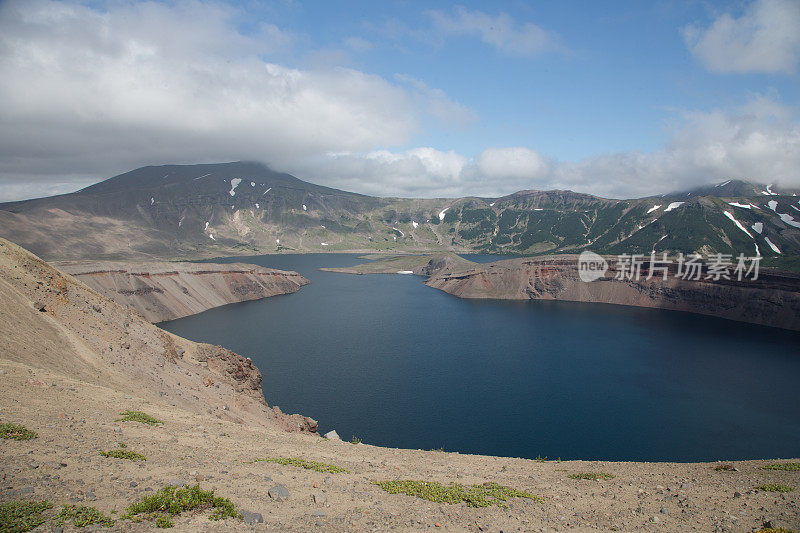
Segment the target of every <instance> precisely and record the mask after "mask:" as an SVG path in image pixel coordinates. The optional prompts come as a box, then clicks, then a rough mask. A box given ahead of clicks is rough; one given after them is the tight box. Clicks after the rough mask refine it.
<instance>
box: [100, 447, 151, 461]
mask: <svg viewBox="0 0 800 533" xmlns="http://www.w3.org/2000/svg"><path fill="white" fill-rule="evenodd" d="M100 455H102V456H103V457H113V458H114V459H127V460H129V461H147V457H145V456H144V455H142V454H141V453H137V452H133V451H131V450H126V449H119V450H107V451H104V452H100Z"/></svg>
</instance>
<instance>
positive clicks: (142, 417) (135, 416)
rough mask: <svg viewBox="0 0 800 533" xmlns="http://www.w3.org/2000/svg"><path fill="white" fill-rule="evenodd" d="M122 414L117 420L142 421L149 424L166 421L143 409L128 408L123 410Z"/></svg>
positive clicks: (153, 424)
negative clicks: (132, 409)
mask: <svg viewBox="0 0 800 533" xmlns="http://www.w3.org/2000/svg"><path fill="white" fill-rule="evenodd" d="M120 415H121V416H122V418H117V420H116V421H117V422H141V423H142V424H147V425H148V426H155V425H156V424H163V423H164V422H162V421H161V420H159V419H157V418H153V417H152V416H150V415H148V414H147V413H144V412H142V411H131V410H130V409H128V410H127V411H123V412H121V413H120Z"/></svg>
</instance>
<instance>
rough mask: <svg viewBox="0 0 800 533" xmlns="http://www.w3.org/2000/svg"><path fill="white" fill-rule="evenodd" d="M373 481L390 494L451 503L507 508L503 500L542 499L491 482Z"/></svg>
mask: <svg viewBox="0 0 800 533" xmlns="http://www.w3.org/2000/svg"><path fill="white" fill-rule="evenodd" d="M373 483H374V484H375V485H378V486H379V487H380V488H382V489H383V490H385V491H386V492H388V493H389V494H407V495H409V496H415V497H417V498H421V499H423V500H428V501H432V502H437V503H447V504H451V505H452V504H456V503H461V502H465V503H466V504H467V505H468V506H469V507H488V506H489V505H497V506H498V507H508V505H507V504H506V503H505V502H506V501H507V500H508V499H509V498H528V499H530V500H536V501H539V500H541V498H540V497H539V496H535V495H533V494H531V493H530V492H525V491H520V490H516V489H512V488H510V487H505V486H503V485H498V484H497V483H490V482H487V483H484V484H482V485H470V486H464V485H461V484H460V483H450V484H448V485H442V484H441V483H438V482H436V481H414V480H397V481H375V482H373Z"/></svg>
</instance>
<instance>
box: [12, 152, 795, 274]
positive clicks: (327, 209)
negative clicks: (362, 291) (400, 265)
mask: <svg viewBox="0 0 800 533" xmlns="http://www.w3.org/2000/svg"><path fill="white" fill-rule="evenodd" d="M796 194H797V192H794V191H792V190H789V189H781V188H779V187H776V186H773V185H760V184H754V183H750V182H745V181H737V180H728V181H726V182H722V183H718V184H712V185H709V186H702V187H698V188H695V189H693V190H692V191H688V192H685V191H684V192H677V193H671V194H667V195H661V196H652V197H646V198H634V199H623V200H615V199H608V198H601V197H598V196H594V195H590V194H584V193H579V192H574V191H562V190H550V191H540V190H523V191H518V192H515V193H512V194H509V195H505V196H502V197H498V198H489V197H476V196H472V197H462V198H381V197H374V196H368V195H363V194H358V193H352V192H348V191H343V190H339V189H333V188H330V187H325V186H321V185H316V184H313V183H308V182H305V181H303V180H300V179H299V178H296V177H294V176H292V175H290V174H286V173H280V172H276V171H273V170H271V169H270V168H269V167H267V166H266V165H263V164H261V163H253V162H233V163H213V164H199V165H162V166H148V167H142V168H139V169H135V170H132V171H130V172H126V173H123V174H120V175H118V176H114V177H112V178H109V179H107V180H105V181H102V182H99V183H96V184H94V185H90V186H88V187H86V188H84V189H81V190H80V191H76V192H74V193H69V194H65V195H59V196H53V197H48V198H39V199H33V200H24V201H18V202H9V203H4V204H0V236H2V237H5V238H8V239H10V240H12V241H13V242H17V243H19V244H21V245H22V246H25V247H26V248H28V249H31V250H32V251H33V252H34V253H37V254H40V255H42V256H44V257H46V258H47V259H142V258H161V259H180V258H200V257H213V256H223V255H246V254H258V253H282V252H283V253H285V252H296V253H304V252H328V251H339V252H342V251H359V252H369V251H377V252H399V251H405V252H432V251H455V252H480V253H493V254H508V255H538V254H544V253H575V252H579V251H581V250H583V249H591V250H593V251H596V252H598V253H606V254H619V253H638V254H646V255H649V254H650V253H651V252H656V253H661V252H668V253H670V254H676V253H684V254H689V253H699V254H701V255H704V256H708V255H710V254H714V253H724V254H732V255H738V254H739V253H744V254H747V255H755V254H760V255H763V256H765V257H777V256H793V255H798V254H800V203H798V202H797V196H796Z"/></svg>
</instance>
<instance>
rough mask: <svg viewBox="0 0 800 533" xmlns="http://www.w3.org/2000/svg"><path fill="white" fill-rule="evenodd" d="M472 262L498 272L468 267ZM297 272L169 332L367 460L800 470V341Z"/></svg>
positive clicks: (321, 257)
mask: <svg viewBox="0 0 800 533" xmlns="http://www.w3.org/2000/svg"><path fill="white" fill-rule="evenodd" d="M467 257H469V258H471V259H473V260H475V259H478V260H487V259H491V260H495V259H497V258H496V257H491V258H486V257H477V258H475V257H474V256H467ZM215 261H217V262H239V261H240V262H247V263H256V264H259V265H263V266H267V267H275V268H281V269H289V270H296V271H298V272H300V273H301V274H302V275H304V276H305V277H307V278H308V279H310V280H311V282H312V284H311V285H307V286H305V287H303V288H301V289H300V291H299V292H297V293H295V294H289V295H283V296H276V297H273V298H267V299H264V300H259V301H254V302H245V303H240V304H232V305H228V306H224V307H220V308H216V309H211V310H209V311H206V312H204V313H201V314H199V315H195V316H191V317H187V318H183V319H179V320H174V321H171V322H165V323H163V324H161V326H162V327H163V328H164V329H167V330H169V331H171V332H173V333H176V334H178V335H181V336H183V337H186V338H189V339H192V340H196V341H203V342H210V343H214V344H221V345H224V346H226V347H228V348H230V349H232V350H234V351H236V352H238V353H239V354H242V355H245V356H248V357H251V358H252V359H253V362H254V363H255V364H256V365H257V366H258V367H259V368H260V369H261V371H262V373H263V375H264V395H265V396H266V398H267V401H268V403H269V404H270V405H279V406H280V407H281V409H282V410H283V411H284V412H288V413H302V414H303V415H306V416H310V417H312V418H314V419H316V420H318V421H319V424H320V430H321V432H323V433H324V432H326V431H328V430H330V429H336V430H337V432H338V433H339V435H341V437H342V438H343V439H345V440H349V439H350V438H351V436H353V435H355V436H358V437H359V438H360V439H362V440H363V441H364V442H366V443H369V444H376V445H382V446H392V447H401V448H421V449H432V448H441V447H444V449H445V450H448V451H459V452H462V453H481V454H490V455H500V456H513V457H528V458H535V457H537V456H540V455H541V456H542V457H544V456H547V457H549V458H551V459H554V458H557V457H561V458H562V459H574V458H581V459H605V460H631V461H633V460H636V461H701V460H702V461H708V460H717V459H728V460H733V459H747V458H751V459H755V458H779V457H783V458H788V457H799V456H800V387H799V386H798V384H799V383H800V348H798V341H799V340H800V335H798V334H797V333H794V332H786V331H782V330H778V329H772V328H766V327H760V326H751V325H747V324H740V323H737V322H731V321H726V320H721V319H715V318H708V317H702V316H698V315H691V314H687V313H679V312H673V311H663V310H655V309H637V308H626V307H622V306H613V305H605V304H578V303H568V302H505V301H473V300H463V299H459V298H456V297H454V296H451V295H449V294H446V293H444V292H441V291H438V290H435V289H432V288H429V287H426V286H425V285H423V283H422V281H423V279H422V278H420V277H417V276H403V275H385V274H384V275H381V274H375V275H369V276H354V275H348V274H336V273H331V272H320V271H319V270H317V268H319V267H337V266H351V265H355V264H358V263H361V262H363V260H360V259H358V258H357V256H355V255H348V254H310V255H281V256H258V257H237V258H227V259H218V260H215Z"/></svg>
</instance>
